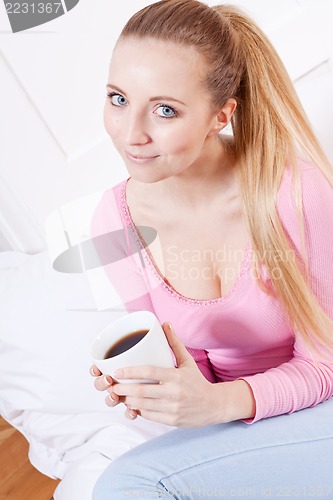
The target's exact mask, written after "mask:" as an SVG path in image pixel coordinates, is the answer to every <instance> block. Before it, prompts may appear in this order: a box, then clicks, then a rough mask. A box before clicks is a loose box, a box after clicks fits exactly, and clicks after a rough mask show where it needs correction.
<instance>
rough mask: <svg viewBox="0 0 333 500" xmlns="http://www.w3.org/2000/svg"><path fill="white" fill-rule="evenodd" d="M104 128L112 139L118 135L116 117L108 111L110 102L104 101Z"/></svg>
mask: <svg viewBox="0 0 333 500" xmlns="http://www.w3.org/2000/svg"><path fill="white" fill-rule="evenodd" d="M103 119H104V128H105V130H106V131H107V133H108V134H109V136H110V137H111V138H112V139H114V138H116V137H117V135H118V130H119V125H118V124H117V121H118V120H117V119H116V118H115V117H114V116H112V113H110V104H109V103H106V104H105V106H104V114H103Z"/></svg>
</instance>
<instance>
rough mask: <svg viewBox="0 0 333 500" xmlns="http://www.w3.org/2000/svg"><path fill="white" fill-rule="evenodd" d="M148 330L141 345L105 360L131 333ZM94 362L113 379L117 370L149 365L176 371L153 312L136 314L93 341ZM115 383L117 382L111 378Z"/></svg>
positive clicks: (141, 381) (141, 380) (154, 381)
mask: <svg viewBox="0 0 333 500" xmlns="http://www.w3.org/2000/svg"><path fill="white" fill-rule="evenodd" d="M140 330H147V333H146V334H145V335H144V336H143V338H142V339H141V340H139V342H138V343H136V344H135V345H133V346H132V347H130V348H129V349H127V350H126V351H123V352H121V354H118V355H115V356H113V357H110V358H106V359H105V355H106V353H107V352H108V351H109V349H110V348H111V347H112V346H114V345H115V344H116V343H117V342H118V341H119V340H121V339H122V338H124V337H126V336H128V335H129V334H130V333H133V332H136V331H140ZM90 354H91V358H92V360H93V362H94V364H95V365H96V366H97V368H99V370H100V371H101V372H102V373H103V374H105V375H111V376H112V374H113V372H115V371H116V370H117V369H121V368H125V367H129V366H139V365H147V366H148V365H149V366H159V367H162V368H173V367H174V366H175V365H174V358H173V355H172V351H171V349H170V346H169V344H168V341H167V339H166V337H165V333H164V331H163V328H162V327H161V325H160V323H159V321H158V319H157V317H156V316H155V314H153V313H152V312H150V311H137V312H133V313H130V314H128V315H126V316H123V317H122V318H119V319H117V320H116V321H114V322H113V323H111V324H110V325H108V326H107V327H106V328H104V330H102V331H101V332H100V334H99V335H98V336H97V337H96V339H95V340H94V342H93V344H92V346H91V351H90ZM112 378H113V379H114V380H116V381H117V382H118V380H117V379H116V378H115V377H113V376H112ZM119 382H121V383H122V384H123V383H146V384H147V383H156V382H158V381H156V380H150V379H136V380H130V379H121V380H119Z"/></svg>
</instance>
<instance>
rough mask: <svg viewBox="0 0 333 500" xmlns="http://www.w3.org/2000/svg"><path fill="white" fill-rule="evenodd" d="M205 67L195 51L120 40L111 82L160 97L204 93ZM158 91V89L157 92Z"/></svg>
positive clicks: (148, 41) (146, 41)
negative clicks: (200, 91)
mask: <svg viewBox="0 0 333 500" xmlns="http://www.w3.org/2000/svg"><path fill="white" fill-rule="evenodd" d="M204 76H205V64H204V61H203V59H202V56H201V55H200V54H199V53H198V52H197V51H196V50H195V48H193V47H187V46H183V45H179V44H175V43H172V42H165V41H161V40H154V39H149V38H147V39H132V38H124V39H120V41H119V42H118V43H117V45H116V47H115V49H114V52H113V55H112V59H111V63H110V72H109V82H110V83H113V84H114V85H117V86H119V87H121V88H123V89H124V90H125V89H126V88H128V87H133V86H135V87H136V88H137V89H138V88H144V87H147V86H148V85H149V87H150V88H151V91H152V92H154V91H157V93H158V94H160V93H163V89H165V91H168V92H170V90H173V89H174V90H175V91H176V90H177V89H178V91H182V92H184V91H185V92H189V93H191V92H193V91H198V90H199V89H202V82H203V80H204ZM156 87H158V88H156Z"/></svg>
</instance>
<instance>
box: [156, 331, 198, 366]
mask: <svg viewBox="0 0 333 500" xmlns="http://www.w3.org/2000/svg"><path fill="white" fill-rule="evenodd" d="M162 328H163V330H164V333H165V336H166V338H167V341H168V343H169V346H170V347H171V349H172V351H173V353H174V355H175V357H176V361H177V366H178V368H179V367H180V365H183V364H185V363H186V364H189V363H191V364H192V363H193V362H194V359H193V358H192V356H191V354H190V353H189V352H188V350H187V349H186V347H185V346H184V344H183V342H182V341H181V340H180V339H179V338H178V337H177V335H176V334H175V332H174V331H173V328H172V326H171V323H163V325H162Z"/></svg>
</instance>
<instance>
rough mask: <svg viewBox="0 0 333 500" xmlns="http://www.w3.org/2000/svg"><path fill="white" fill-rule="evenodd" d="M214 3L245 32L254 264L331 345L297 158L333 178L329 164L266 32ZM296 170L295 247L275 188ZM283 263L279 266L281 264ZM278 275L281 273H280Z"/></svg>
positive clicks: (238, 141) (291, 311)
mask: <svg viewBox="0 0 333 500" xmlns="http://www.w3.org/2000/svg"><path fill="white" fill-rule="evenodd" d="M214 9H215V10H216V11H217V12H218V13H219V14H220V16H221V17H223V18H224V19H227V20H228V21H229V23H230V26H231V29H233V30H235V32H236V33H237V34H238V36H239V39H240V46H241V50H242V51H243V60H244V61H245V70H244V73H243V77H242V81H241V83H240V87H239V94H238V100H239V106H238V108H237V110H236V113H235V116H234V118H233V122H232V125H233V132H234V140H235V148H236V151H237V152H238V157H239V158H241V160H242V168H241V171H240V172H241V187H242V193H243V202H244V210H245V213H246V214H247V221H248V226H249V229H250V233H251V235H252V240H253V246H254V249H255V254H256V259H255V269H256V271H257V276H258V279H259V283H260V284H261V286H262V287H263V288H264V289H266V291H268V292H269V290H267V288H266V287H265V283H264V281H263V278H262V275H261V273H260V264H264V265H265V266H266V268H267V270H268V273H269V275H270V276H271V279H272V283H273V288H274V293H275V294H276V296H277V297H278V298H279V300H280V301H281V303H282V304H283V306H284V308H285V310H286V312H287V314H288V317H289V318H290V322H291V324H292V327H293V328H294V330H295V331H298V332H299V333H300V334H301V335H302V336H303V338H304V339H305V340H306V341H307V342H308V344H310V345H312V347H313V342H312V338H314V339H315V340H317V341H318V342H319V343H320V344H324V345H326V346H327V347H330V348H331V349H333V338H332V332H333V321H332V320H331V319H330V318H329V317H328V316H327V315H326V314H325V312H324V311H323V309H322V307H321V305H320V304H319V302H318V300H317V298H316V297H315V296H314V293H313V292H312V290H311V288H310V285H309V281H310V280H309V273H308V265H307V264H308V263H307V255H306V250H305V236H304V220H303V213H302V193H301V181H300V172H299V169H298V165H297V160H296V158H297V157H298V156H304V157H305V158H307V159H309V160H310V161H312V162H313V163H314V164H316V165H317V166H318V167H319V168H320V170H321V171H322V172H323V174H324V175H325V176H326V178H327V179H328V181H329V182H330V183H331V185H332V186H333V173H332V168H331V165H330V164H329V161H328V159H327V158H326V156H325V154H324V152H323V151H322V149H321V147H320V146H319V144H318V141H317V139H316V137H315V135H314V133H313V131H312V128H311V126H310V123H309V121H308V119H307V117H306V115H305V112H304V110H303V108H302V105H301V103H300V100H299V98H298V96H297V93H296V91H295V89H294V86H293V84H292V81H291V79H290V77H289V75H288V73H287V71H286V69H285V67H284V65H283V63H282V62H281V59H280V58H279V56H278V54H277V52H276V51H275V49H274V47H273V46H272V45H271V43H270V42H269V40H268V38H267V37H266V35H265V34H264V33H263V32H262V31H261V30H260V29H259V28H258V27H257V26H256V25H255V24H254V22H252V21H251V19H249V18H248V17H247V16H245V15H244V14H242V13H241V12H240V11H239V10H238V9H236V8H234V7H232V6H226V5H222V6H218V7H214ZM287 164H289V165H290V168H291V170H292V175H293V183H294V187H295V203H296V207H297V216H298V221H299V227H300V241H301V252H300V254H298V255H297V254H296V255H295V258H291V259H290V258H288V256H290V255H291V254H292V253H293V251H294V249H293V248H292V247H291V244H290V242H289V241H288V239H287V237H286V234H285V232H284V229H283V227H282V224H281V221H280V219H279V217H278V214H277V208H276V206H277V195H278V189H279V186H280V183H281V180H282V176H283V173H284V170H285V168H286V165H287ZM277 271H278V272H277ZM275 276H276V278H274V277H275Z"/></svg>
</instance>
